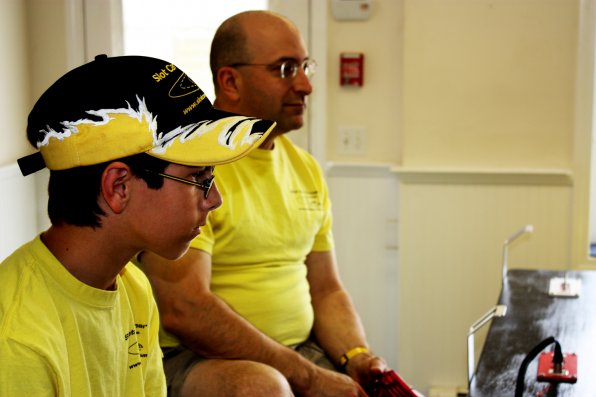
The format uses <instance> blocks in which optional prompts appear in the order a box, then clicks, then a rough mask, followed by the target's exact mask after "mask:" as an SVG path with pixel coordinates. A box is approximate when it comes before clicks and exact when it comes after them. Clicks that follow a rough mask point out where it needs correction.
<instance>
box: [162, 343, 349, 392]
mask: <svg viewBox="0 0 596 397" xmlns="http://www.w3.org/2000/svg"><path fill="white" fill-rule="evenodd" d="M292 348H293V349H294V350H296V351H297V352H298V353H300V355H301V356H303V357H304V358H306V359H307V360H308V361H310V362H312V363H314V364H316V365H318V366H319V367H323V368H326V369H330V370H333V371H338V372H339V371H340V370H339V368H338V367H336V366H335V365H334V364H333V362H332V361H331V360H329V358H328V357H327V355H326V354H325V352H324V351H323V349H321V347H320V346H319V345H317V344H316V343H315V342H314V341H312V340H310V339H309V340H307V341H306V342H304V343H300V344H298V345H295V346H292ZM163 355H164V358H163V366H164V371H165V373H166V382H167V384H168V397H180V391H181V390H182V385H183V384H184V380H185V379H186V376H187V375H188V373H189V372H190V370H191V369H192V367H194V366H195V365H196V364H198V363H200V362H201V361H205V360H208V358H205V357H202V356H199V355H198V354H196V353H195V352H193V351H191V350H189V349H187V348H185V347H183V346H178V347H166V348H163Z"/></svg>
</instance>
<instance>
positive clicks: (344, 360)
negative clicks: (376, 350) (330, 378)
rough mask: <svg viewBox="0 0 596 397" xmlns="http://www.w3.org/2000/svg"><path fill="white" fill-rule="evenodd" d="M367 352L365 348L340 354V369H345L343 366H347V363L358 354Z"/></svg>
mask: <svg viewBox="0 0 596 397" xmlns="http://www.w3.org/2000/svg"><path fill="white" fill-rule="evenodd" d="M368 352H369V350H368V349H367V348H366V347H355V348H353V349H350V350H348V351H347V352H345V353H344V354H342V356H341V357H340V358H339V365H341V366H342V368H345V366H346V365H348V362H349V361H350V359H351V358H353V357H356V356H357V355H359V354H360V353H368Z"/></svg>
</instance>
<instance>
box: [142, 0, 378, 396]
mask: <svg viewBox="0 0 596 397" xmlns="http://www.w3.org/2000/svg"><path fill="white" fill-rule="evenodd" d="M314 66H315V64H314V62H313V61H312V60H310V59H309V58H308V55H307V52H306V49H305V46H304V43H303V40H302V38H301V36H300V33H299V31H298V29H297V28H296V26H295V25H294V24H293V23H292V22H290V21H289V20H288V19H286V18H284V17H282V16H280V15H277V14H274V13H272V12H267V11H251V12H245V13H241V14H238V15H235V16H233V17H231V18H230V19H228V20H227V21H225V22H224V23H223V24H222V25H221V26H220V28H219V29H218V31H217V32H216V34H215V37H214V39H213V43H212V47H211V69H212V72H213V79H214V83H215V90H216V100H215V107H217V108H219V109H223V110H226V111H233V112H238V113H240V114H245V115H254V116H256V117H267V118H269V119H271V120H275V121H276V122H277V125H276V127H275V128H274V130H273V132H272V133H271V134H270V135H269V137H268V138H267V139H266V140H265V141H264V142H263V143H262V144H261V146H260V150H256V151H254V152H252V153H251V154H250V155H249V156H248V157H246V158H244V159H242V160H241V161H239V162H237V163H236V164H237V165H238V167H230V166H229V165H226V166H225V167H219V168H218V171H217V172H218V175H225V176H226V178H229V179H227V180H226V181H225V182H224V183H223V184H220V185H219V186H220V189H221V192H222V196H223V197H224V204H223V205H222V207H221V208H220V209H218V210H217V211H215V212H213V213H211V214H210V217H209V220H208V223H207V225H206V227H205V229H204V233H203V234H202V235H201V236H199V237H198V238H197V239H195V240H194V241H193V243H192V245H191V249H190V250H189V252H188V253H187V254H186V255H185V256H184V257H183V258H182V259H180V260H178V261H177V262H176V264H175V265H174V267H172V266H168V267H167V270H166V267H164V266H167V264H164V263H163V262H164V261H163V260H162V259H160V258H159V257H157V256H156V255H154V254H150V253H144V254H143V255H141V257H140V261H141V262H142V265H141V266H143V267H144V269H145V271H146V273H147V274H148V276H149V279H150V281H151V283H152V285H153V287H154V290H155V291H156V297H157V301H158V306H159V308H160V315H161V319H162V322H163V326H164V328H165V329H166V330H167V331H169V332H170V334H168V335H164V337H163V338H162V347H163V348H164V355H165V360H164V363H165V371H166V378H167V379H168V385H169V388H170V389H169V390H170V392H171V395H172V396H184V397H187V396H224V395H225V396H228V395H242V396H264V395H271V396H289V395H293V394H296V395H299V396H335V397H337V396H365V395H366V394H365V392H364V390H363V387H365V386H366V385H367V384H368V383H369V382H371V381H372V380H373V379H375V378H378V377H379V376H380V375H381V374H382V373H383V371H384V370H385V369H386V365H385V363H384V361H383V360H382V359H380V358H377V357H375V356H374V355H373V354H372V353H371V352H370V351H369V350H368V343H367V341H366V338H365V334H364V331H363V329H362V325H361V322H360V320H359V318H358V316H357V314H356V311H355V310H354V307H353V305H352V302H351V300H350V298H349V296H348V294H347V292H346V290H345V289H344V288H343V286H342V284H341V282H340V279H339V276H338V272H337V268H336V263H335V258H334V252H333V241H332V236H331V211H330V203H329V197H328V193H327V186H326V184H325V181H324V179H323V175H322V172H321V170H320V167H319V166H318V165H317V163H316V161H315V160H314V158H312V157H311V156H310V155H309V154H307V153H306V152H305V151H303V150H301V149H299V148H297V147H296V146H294V145H293V144H292V143H291V142H290V141H289V139H288V138H287V137H286V136H285V134H286V133H288V132H290V131H292V130H295V129H297V128H300V127H301V126H302V125H303V122H304V111H305V107H306V97H307V96H308V95H309V94H310V93H311V91H312V87H311V84H310V82H309V77H308V75H309V74H310V73H311V72H312V71H313V68H314ZM232 192H233V193H232ZM172 269H175V271H172ZM174 336H175V337H174ZM319 346H320V347H321V348H322V350H321V349H320V348H319ZM311 360H313V361H311ZM341 372H344V373H345V374H347V375H345V374H342V373H341Z"/></svg>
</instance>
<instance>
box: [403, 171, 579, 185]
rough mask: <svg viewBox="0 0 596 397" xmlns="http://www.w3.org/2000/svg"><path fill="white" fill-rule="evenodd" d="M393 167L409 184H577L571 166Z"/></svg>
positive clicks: (404, 181)
mask: <svg viewBox="0 0 596 397" xmlns="http://www.w3.org/2000/svg"><path fill="white" fill-rule="evenodd" d="M391 171H392V172H394V173H396V174H397V175H398V176H399V179H400V181H401V182H403V183H406V184H408V183H409V184H416V183H424V184H456V185H459V184H477V185H552V186H573V173H572V172H571V170H569V169H541V168H538V169H527V168H520V169H473V168H470V169H465V168H461V169H458V168H451V169H449V168H428V169H424V168H410V167H400V166H396V167H393V168H392V169H391Z"/></svg>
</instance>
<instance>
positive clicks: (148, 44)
mask: <svg viewBox="0 0 596 397" xmlns="http://www.w3.org/2000/svg"><path fill="white" fill-rule="evenodd" d="M267 8H268V7H267V0H242V1H238V0H201V1H196V0H168V1H164V0H122V19H123V36H124V37H123V42H124V54H125V55H147V56H153V57H156V58H162V59H167V60H171V61H172V62H174V63H175V64H176V65H177V66H179V67H180V68H181V69H182V70H184V71H185V72H186V73H187V74H188V75H190V76H191V77H192V79H193V80H194V81H195V82H196V83H197V84H198V85H199V86H200V87H201V89H202V90H203V91H204V92H205V94H206V95H207V97H208V98H209V99H210V100H211V102H213V100H214V99H215V95H214V92H213V83H212V82H211V81H212V78H211V71H210V69H209V49H210V47H211V39H212V38H213V35H214V33H215V30H216V29H217V27H218V26H219V25H220V24H221V23H222V22H223V21H224V20H225V19H227V18H228V17H230V16H231V15H234V14H236V13H238V12H241V11H245V10H251V9H252V10H256V9H267Z"/></svg>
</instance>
